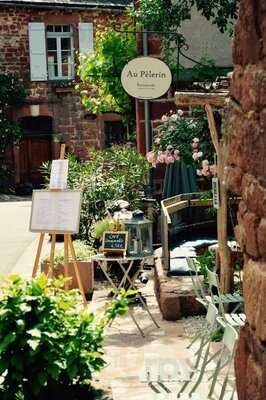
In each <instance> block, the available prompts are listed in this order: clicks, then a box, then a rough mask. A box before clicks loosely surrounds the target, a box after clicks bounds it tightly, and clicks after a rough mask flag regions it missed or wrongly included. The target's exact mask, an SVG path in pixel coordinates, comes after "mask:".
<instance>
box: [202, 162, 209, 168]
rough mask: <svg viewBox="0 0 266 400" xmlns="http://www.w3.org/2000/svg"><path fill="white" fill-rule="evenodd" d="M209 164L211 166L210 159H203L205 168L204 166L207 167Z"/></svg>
mask: <svg viewBox="0 0 266 400" xmlns="http://www.w3.org/2000/svg"><path fill="white" fill-rule="evenodd" d="M207 166H209V161H208V160H203V161H202V167H203V168H204V167H207Z"/></svg>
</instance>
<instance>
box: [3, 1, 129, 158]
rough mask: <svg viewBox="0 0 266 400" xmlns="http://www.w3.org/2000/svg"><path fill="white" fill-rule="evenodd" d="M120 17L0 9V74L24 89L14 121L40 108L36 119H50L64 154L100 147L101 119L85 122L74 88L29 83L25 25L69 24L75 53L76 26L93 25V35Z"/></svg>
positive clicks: (87, 12) (102, 135)
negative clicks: (15, 78)
mask: <svg viewBox="0 0 266 400" xmlns="http://www.w3.org/2000/svg"><path fill="white" fill-rule="evenodd" d="M114 18H115V19H116V22H117V21H119V20H120V19H121V18H123V17H122V14H121V13H116V14H115V15H114V14H113V15H112V14H110V13H107V12H105V11H102V12H95V11H90V10H89V9H88V10H79V11H77V10H71V9H69V10H67V9H66V10H56V9H53V10H51V9H50V10H45V9H37V8H21V7H4V6H0V73H15V74H17V75H19V76H20V77H21V78H22V79H23V82H24V84H25V86H26V88H27V92H28V98H27V103H28V105H27V106H24V107H22V108H21V109H20V110H16V112H15V114H14V116H15V118H16V119H19V118H22V117H24V116H31V115H32V111H31V110H32V107H31V106H32V105H33V104H35V105H40V114H39V115H49V116H51V117H52V118H53V130H54V133H55V135H54V139H55V140H56V141H57V140H59V141H62V142H65V143H66V146H67V151H74V152H75V153H76V154H77V155H78V156H79V157H80V158H85V157H86V146H87V145H90V146H94V147H102V146H103V145H104V133H103V121H102V118H101V119H100V120H98V119H92V118H88V112H87V110H86V109H85V107H84V106H83V105H82V104H81V102H80V97H79V95H78V94H77V93H76V92H75V90H74V88H73V87H72V88H64V89H60V88H57V87H56V84H55V82H53V83H51V82H31V81H30V64H29V40H28V23H29V22H44V23H45V24H71V25H72V29H73V44H74V48H75V49H78V22H93V24H94V31H95V29H97V28H99V27H100V26H108V25H109V24H110V23H111V21H112V20H113V19H114Z"/></svg>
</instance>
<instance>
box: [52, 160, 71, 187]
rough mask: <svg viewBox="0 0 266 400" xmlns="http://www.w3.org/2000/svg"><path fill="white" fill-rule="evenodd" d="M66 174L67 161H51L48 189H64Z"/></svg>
mask: <svg viewBox="0 0 266 400" xmlns="http://www.w3.org/2000/svg"><path fill="white" fill-rule="evenodd" d="M67 174H68V160H53V161H52V168H51V175H50V189H66V188H67Z"/></svg>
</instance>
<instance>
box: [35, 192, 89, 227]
mask: <svg viewBox="0 0 266 400" xmlns="http://www.w3.org/2000/svg"><path fill="white" fill-rule="evenodd" d="M80 207H81V192H80V191H79V190H63V191H60V192H54V191H48V190H34V191H33V197H32V206H31V218H30V231H31V232H50V233H51V232H54V233H77V232H78V231H79V221H80Z"/></svg>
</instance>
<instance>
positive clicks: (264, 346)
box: [228, 0, 266, 400]
mask: <svg viewBox="0 0 266 400" xmlns="http://www.w3.org/2000/svg"><path fill="white" fill-rule="evenodd" d="M240 4H241V6H240V16H239V20H238V23H237V26H236V30H235V39H234V51H233V58H234V64H235V70H234V74H233V79H232V87H231V97H232V102H231V104H232V106H231V112H230V117H229V120H228V124H229V126H231V129H229V130H228V134H229V156H230V164H231V167H232V169H231V171H230V174H229V185H230V188H231V190H232V191H233V192H235V193H236V194H238V195H239V196H241V197H242V201H241V202H240V206H239V212H238V226H237V227H236V233H237V239H238V242H239V243H240V244H241V247H242V250H243V252H244V258H245V265H244V282H243V287H244V300H245V313H246V316H247V322H246V325H245V327H244V328H242V330H241V333H240V340H239V344H238V348H237V355H236V360H235V369H236V376H237V389H238V398H239V400H251V399H252V400H265V399H266V3H265V0H242V1H241V2H240Z"/></svg>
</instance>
